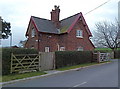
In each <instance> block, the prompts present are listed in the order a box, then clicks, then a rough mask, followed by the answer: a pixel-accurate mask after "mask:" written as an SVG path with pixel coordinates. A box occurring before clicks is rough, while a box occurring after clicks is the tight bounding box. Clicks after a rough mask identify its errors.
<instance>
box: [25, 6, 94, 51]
mask: <svg viewBox="0 0 120 89" xmlns="http://www.w3.org/2000/svg"><path fill="white" fill-rule="evenodd" d="M59 14H60V9H59V6H54V10H52V11H51V20H48V19H43V18H39V17H35V16H31V18H30V21H29V25H28V28H27V31H26V37H27V41H26V44H25V48H35V49H38V50H39V51H40V52H54V51H64V50H66V51H75V50H76V51H77V50H78V51H83V50H93V49H94V48H95V47H94V45H93V44H92V42H91V41H90V39H89V37H91V36H92V34H91V32H90V30H89V28H88V25H87V24H86V21H85V19H84V17H83V15H82V13H81V12H80V13H77V14H75V15H73V16H70V17H68V18H65V19H63V20H59Z"/></svg>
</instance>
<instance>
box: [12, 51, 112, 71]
mask: <svg viewBox="0 0 120 89" xmlns="http://www.w3.org/2000/svg"><path fill="white" fill-rule="evenodd" d="M87 54H88V53H87ZM75 55H76V53H74V55H72V57H75ZM84 55H85V53H84ZM110 55H111V54H110V53H100V52H97V53H94V54H93V56H91V59H93V60H91V61H95V62H96V61H97V62H102V61H108V60H109V59H110ZM60 56H61V55H60ZM60 56H59V57H60ZM68 57H69V56H67V57H65V58H64V59H65V60H68ZM83 57H84V56H83ZM83 57H81V56H79V58H82V59H81V61H79V62H80V63H82V61H83V59H84V58H83ZM76 58H77V57H76ZM87 59H88V58H87ZM89 59H90V58H89ZM61 60H62V59H61ZM74 61H75V60H73V62H74ZM63 62H64V60H62V63H63ZM66 62H69V60H68V61H66ZM59 64H60V63H59ZM57 65H58V64H56V63H55V53H54V52H45V53H44V52H41V53H39V54H13V53H12V54H11V73H14V72H18V73H23V72H30V71H43V70H51V69H55V68H56V66H57Z"/></svg>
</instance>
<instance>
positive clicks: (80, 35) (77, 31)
mask: <svg viewBox="0 0 120 89" xmlns="http://www.w3.org/2000/svg"><path fill="white" fill-rule="evenodd" d="M76 37H79V38H83V30H76Z"/></svg>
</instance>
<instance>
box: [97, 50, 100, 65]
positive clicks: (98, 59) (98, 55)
mask: <svg viewBox="0 0 120 89" xmlns="http://www.w3.org/2000/svg"><path fill="white" fill-rule="evenodd" d="M97 62H98V63H100V52H97Z"/></svg>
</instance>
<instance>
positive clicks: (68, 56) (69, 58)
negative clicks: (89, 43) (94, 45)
mask: <svg viewBox="0 0 120 89" xmlns="http://www.w3.org/2000/svg"><path fill="white" fill-rule="evenodd" d="M92 60H93V53H92V51H57V52H55V65H56V68H61V67H65V66H72V65H77V64H81V63H89V62H92Z"/></svg>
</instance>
